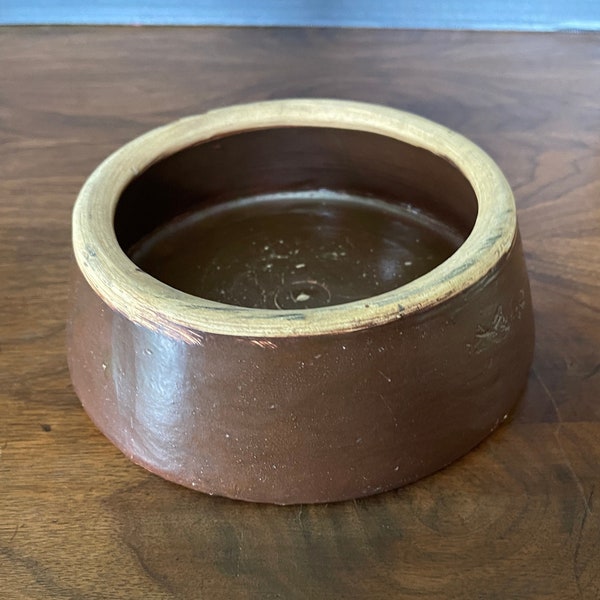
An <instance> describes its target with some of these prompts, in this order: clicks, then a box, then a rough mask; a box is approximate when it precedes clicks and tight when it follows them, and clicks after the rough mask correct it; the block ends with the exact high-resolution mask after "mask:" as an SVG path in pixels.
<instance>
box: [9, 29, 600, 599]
mask: <svg viewBox="0 0 600 600" xmlns="http://www.w3.org/2000/svg"><path fill="white" fill-rule="evenodd" d="M599 42H600V36H599V35H598V34H584V35H568V34H552V35H537V34H505V33H502V34H490V33H487V34H478V33H449V32H432V33H420V32H402V31H385V32H381V31H380V32H374V31H360V30H356V31H338V30H328V31H323V30H295V29H288V30H268V29H267V30H261V29H253V30H243V29H144V28H137V29H127V28H115V29H110V28H103V29H91V28H62V29H61V28H32V29H29V28H19V29H4V30H0V56H1V57H2V58H1V59H0V60H1V71H0V72H1V76H2V84H3V85H2V87H1V88H0V144H1V145H0V280H1V281H2V287H1V288H0V299H1V300H0V451H1V455H0V590H1V592H0V595H1V596H2V597H3V598H8V599H12V598H27V599H38V598H40V599H41V598H52V599H55V598H56V599H59V598H60V599H62V598H69V599H71V598H86V599H95V598H119V597H123V598H232V597H233V598H241V599H244V598H248V599H249V598H271V599H275V598H286V599H287V598H291V599H294V598H365V597H368V598H390V597H398V598H440V597H446V598H465V597H468V598H486V599H487V598H490V599H491V598H560V599H568V598H584V599H593V598H598V597H600V546H599V544H598V543H599V540H600V507H599V506H598V499H597V496H598V493H600V492H599V491H598V486H599V483H600V404H599V402H598V400H599V397H600V356H599V348H600V323H599V318H598V298H599V297H600V289H599V287H600V284H599V283H598V282H599V281H600V268H599V266H598V263H599V261H598V257H599V256H600V203H599V202H598V198H599V197H600V165H599V162H598V156H599V145H598V132H599V131H600V100H599V98H600V78H599V77H598V69H599V68H600V43H599ZM290 96H300V97H310V96H322V97H324V96H325V97H326V96H328V97H336V98H348V99H354V100H363V101H370V102H379V103H383V104H388V105H390V106H394V107H398V108H402V109H405V110H409V111H413V112H417V113H419V114H422V115H423V116H425V117H428V118H431V119H433V120H436V121H439V122H441V123H444V124H445V125H447V126H449V127H451V128H453V129H456V130H458V131H459V132H461V133H463V134H464V135H466V136H468V137H470V138H471V139H473V141H475V142H476V143H478V144H480V145H481V146H482V147H483V148H484V149H486V150H487V151H488V152H489V153H490V154H491V155H492V157H493V158H495V159H496V160H497V162H498V163H499V164H500V166H501V167H502V169H503V170H504V172H505V174H506V175H507V178H508V180H509V182H510V183H511V184H512V186H513V189H514V191H515V196H516V200H517V209H518V217H519V221H520V226H521V231H522V236H523V241H524V247H525V251H526V255H527V259H528V266H529V271H530V276H531V280H532V288H533V295H534V306H535V309H536V323H537V348H536V357H535V362H534V368H533V370H532V372H531V376H530V381H529V387H528V390H527V392H526V394H525V397H524V398H523V400H522V402H521V404H520V406H519V408H518V410H517V412H516V414H515V415H514V418H513V419H512V421H511V422H510V423H508V424H507V425H505V426H503V427H502V428H501V429H500V430H499V431H498V432H497V433H496V434H494V435H493V436H492V437H491V438H490V439H489V440H488V441H486V442H485V443H483V444H482V445H481V446H480V447H479V448H477V449H476V450H475V451H474V452H472V453H471V454H470V455H468V456H467V457H466V458H464V459H463V460H461V461H459V462H458V463H457V464H455V465H453V466H451V467H450V468H447V469H445V470H444V471H442V472H440V473H438V474H436V475H434V476H432V477H429V478H428V479H426V480H424V481H421V482H420V483H417V484H415V485H412V486H409V487H407V488H404V489H402V490H400V491H398V492H392V493H388V494H384V495H381V496H376V497H373V498H369V499H366V500H361V501H358V502H355V503H353V502H347V503H341V504H335V505H328V506H305V507H289V508H281V507H270V506H255V505H252V504H244V503H239V502H235V501H229V500H224V499H219V498H215V497H209V496H204V495H201V494H198V493H194V492H192V491H189V490H187V489H184V488H181V487H178V486H175V485H172V484H169V483H167V482H165V481H162V480H160V479H159V478H157V477H155V476H153V475H150V474H148V473H146V472H145V471H143V470H142V469H140V468H138V467H135V466H134V465H132V464H131V463H129V462H128V460H127V459H126V458H125V457H124V456H122V455H121V454H120V453H119V452H118V451H117V450H116V449H115V448H114V447H113V446H112V445H111V444H110V443H109V442H108V441H106V439H104V438H103V437H102V435H101V434H100V433H98V431H97V430H96V429H95V428H94V427H93V426H92V425H91V423H90V422H89V420H88V419H87V417H86V416H85V414H84V413H83V411H82V409H81V408H80V406H79V402H78V400H77V398H76V397H75V395H74V393H73V391H72V388H71V385H70V381H69V375H68V372H67V368H66V360H65V346H64V321H65V317H66V312H67V303H68V289H69V288H68V280H69V274H70V268H71V264H72V262H71V261H72V258H71V250H70V211H71V208H72V205H73V202H74V199H75V196H76V194H77V191H78V189H79V187H80V186H81V184H82V183H83V181H84V179H85V178H86V176H87V175H88V174H89V173H90V172H91V170H92V169H93V168H94V167H95V166H96V165H97V164H98V163H99V162H100V160H102V159H103V158H104V157H105V156H106V155H107V154H108V153H109V152H110V151H112V150H114V149H116V148H117V147H118V146H120V145H121V144H123V143H124V142H126V141H127V140H129V139H131V138H132V137H134V136H136V135H138V134H140V133H142V132H144V131H146V130H148V129H149V128H151V127H153V126H156V125H160V124H163V123H166V122H168V121H170V120H173V119H175V118H177V117H180V116H184V115H187V114H193V113H197V112H201V111H204V110H206V109H209V108H213V107H216V106H222V105H227V104H232V103H236V102H247V101H252V100H260V99H267V98H281V97H290Z"/></svg>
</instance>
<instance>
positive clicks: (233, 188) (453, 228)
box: [69, 100, 533, 504]
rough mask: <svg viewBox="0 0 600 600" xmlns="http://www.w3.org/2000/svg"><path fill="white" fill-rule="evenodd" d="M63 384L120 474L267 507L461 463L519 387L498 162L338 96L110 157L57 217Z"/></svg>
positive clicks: (527, 346) (527, 353)
mask: <svg viewBox="0 0 600 600" xmlns="http://www.w3.org/2000/svg"><path fill="white" fill-rule="evenodd" d="M73 246H74V251H75V257H76V261H77V265H78V271H77V275H76V278H75V282H74V286H73V297H74V302H73V309H72V314H71V317H70V320H69V366H70V370H71V375H72V379H73V383H74V385H75V389H76V391H77V393H78V395H79V397H80V399H81V401H82V403H83V406H84V407H85V409H86V411H87V412H88V414H89V415H90V417H91V418H92V420H93V421H94V422H95V423H96V425H97V426H98V427H99V428H100V429H101V430H102V431H103V432H104V434H105V435H106V436H107V437H108V438H109V439H110V440H112V441H113V443H114V444H115V445H116V446H117V447H119V448H120V449H121V450H122V451H123V452H124V453H125V454H126V455H127V456H129V457H130V458H131V459H132V460H133V461H134V462H136V463H138V464H140V465H143V466H144V467H146V468H148V469H150V470H151V471H153V472H156V473H158V474H160V475H162V476H163V477H165V478H167V479H170V480H172V481H175V482H177V483H180V484H183V485H186V486H188V487H191V488H194V489H198V490H201V491H204V492H207V493H211V494H220V495H224V496H228V497H232V498H239V499H244V500H252V501H257V502H274V503H281V504H289V503H302V502H330V501H335V500H344V499H348V498H355V497H360V496H365V495H369V494H373V493H377V492H381V491H384V490H389V489H393V488H396V487H398V486H401V485H404V484H406V483H409V482H412V481H414V480H416V479H418V478H420V477H423V476H425V475H428V474H430V473H432V472H434V471H436V470H438V469H440V468H442V467H443V466H445V465H447V464H449V463H450V462H452V461H454V460H455V459H457V458H458V457H460V456H462V455H463V454H465V453H466V452H468V451H469V450H470V449H472V448H473V447H474V446H476V445H477V444H478V443H479V442H480V441H481V440H482V439H483V438H484V437H485V436H486V435H488V434H489V433H490V432H491V431H492V430H493V429H494V428H495V427H497V426H498V425H499V424H500V423H501V422H502V421H503V420H504V419H505V418H506V416H507V414H508V413H509V412H510V410H511V408H512V407H513V405H514V404H515V402H516V401H517V399H518V397H519V394H520V392H521V390H522V388H523V386H524V384H525V380H526V377H527V372H528V369H529V366H530V362H531V356H532V351H533V320H532V311H531V301H530V295H529V285H528V279H527V273H526V270H525V265H524V261H523V254H522V249H521V243H520V239H519V234H518V229H517V223H516V216H515V206H514V200H513V197H512V193H511V191H510V188H509V186H508V184H507V182H506V180H505V178H504V176H503V175H502V173H501V172H500V170H499V169H498V167H497V166H496V165H495V163H494V162H493V161H492V160H491V159H490V158H489V157H488V156H487V155H486V154H485V153H484V152H483V151H482V150H481V149H479V148H478V147H477V146H475V145H474V144H473V143H471V142H469V141H468V140H466V139H465V138H464V137H462V136H460V135H458V134H457V133H454V132H452V131H449V130H448V129H447V128H445V127H443V126H441V125H437V124H435V123H432V122H431V121H428V120H426V119H423V118H421V117H417V116H415V115H412V114H409V113H405V112H401V111H397V110H393V109H390V108H385V107H381V106H374V105H368V104H361V103H354V102H344V101H334V100H281V101H272V102H262V103H256V104H248V105H241V106H233V107H229V108H224V109H219V110H215V111H211V112H209V113H206V114H204V115H199V116H195V117H190V118H187V119H183V120H180V121H177V122H175V123H172V124H170V125H167V126H165V127H162V128H160V129H156V130H154V131H151V132H150V133H148V134H146V135H144V136H142V137H141V138H138V139H136V140H134V141H132V142H130V143H129V144H127V145H126V146H124V147H123V148H121V149H120V150H118V151H117V152H115V153H114V154H113V155H111V156H110V157H109V158H108V159H107V160H106V161H105V162H104V163H102V165H100V166H99V167H98V169H97V170H96V171H95V172H94V173H93V174H92V175H91V177H90V178H89V180H88V181H87V182H86V184H85V186H84V187H83V189H82V191H81V193H80V195H79V198H78V200H77V203H76V206H75V209H74V213H73Z"/></svg>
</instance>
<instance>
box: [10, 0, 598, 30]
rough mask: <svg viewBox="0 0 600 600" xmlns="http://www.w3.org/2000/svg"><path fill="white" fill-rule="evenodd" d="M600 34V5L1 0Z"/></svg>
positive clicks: (16, 9)
mask: <svg viewBox="0 0 600 600" xmlns="http://www.w3.org/2000/svg"><path fill="white" fill-rule="evenodd" d="M81 23H83V24H132V23H135V24H148V25H309V26H310V25H313V26H344V27H400V28H425V29H484V30H486V29H501V30H502V29H507V30H521V31H522V30H526V31H555V30H600V0H571V1H569V0H545V1H544V0H522V1H521V0H479V1H477V0H447V1H445V2H444V1H435V0H421V1H419V0H196V1H194V0H172V1H169V0H146V1H143V2H139V1H133V0H120V1H119V0H96V1H95V2H94V0H88V1H87V2H82V1H79V0H45V1H44V0H0V24H81Z"/></svg>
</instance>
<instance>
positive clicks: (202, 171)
mask: <svg viewBox="0 0 600 600" xmlns="http://www.w3.org/2000/svg"><path fill="white" fill-rule="evenodd" d="M476 217H477V198H476V196H475V193H474V191H473V189H472V187H471V185H470V183H469V181H468V180H467V179H466V177H465V176H464V175H463V174H462V173H461V172H460V171H459V169H457V168H456V167H455V166H453V165H452V164H451V163H450V162H449V161H448V160H446V159H445V158H442V157H440V156H437V155H436V154H434V153H432V152H430V151H428V150H425V149H422V148H418V147H415V146H412V145H410V144H408V143H404V142H401V141H398V140H396V139H392V138H390V137H387V136H384V135H378V134H375V133H371V132H365V131H357V130H347V129H337V128H326V127H278V128H270V129H259V130H250V131H242V132H238V133H234V134H229V135H227V136H222V137H218V138H216V139H211V140H210V141H207V142H203V143H200V144H197V145H194V146H191V147H188V148H185V149H183V150H180V151H178V152H176V153H175V154H172V155H170V156H167V157H165V158H161V159H160V160H157V161H156V162H154V163H153V164H152V165H151V166H150V167H148V168H147V169H146V170H145V171H144V172H142V173H141V174H139V175H138V176H136V177H135V178H134V179H133V180H132V181H131V182H130V183H129V184H128V185H127V187H126V188H125V189H124V191H123V193H122V194H121V196H120V198H119V201H118V204H117V207H116V211H115V216H114V228H115V233H116V236H117V239H118V242H119V244H120V246H121V248H122V249H123V250H124V251H125V252H126V253H127V254H128V255H129V257H130V258H131V259H132V260H133V261H134V262H135V263H136V264H137V265H138V266H139V267H140V268H141V269H143V270H144V271H146V272H147V273H149V274H150V275H152V276H153V277H155V278H156V279H158V280H160V281H162V282H163V283H166V284H167V285H170V286H171V287H174V288H177V289H179V290H181V291H184V292H186V293H189V294H193V295H195V296H199V297H201V298H206V299H208V300H212V301H216V302H220V303H224V304H230V305H236V306H244V307H249V308H267V309H303V308H317V307H321V306H326V305H336V304H344V303H346V302H352V301H355V300H359V299H365V298H370V297H372V296H376V295H379V294H382V293H384V292H387V291H390V290H393V289H395V288H398V287H401V286H402V285H404V284H406V283H408V282H409V281H412V280H414V279H416V278H418V277H420V276H421V275H424V274H425V273H427V272H429V271H431V270H432V269H433V268H435V267H436V266H438V265H439V264H441V263H442V262H444V261H445V260H446V259H447V258H448V257H449V256H451V255H452V254H453V253H454V252H455V251H456V250H457V249H458V247H459V246H460V245H461V244H462V242H463V241H464V240H465V239H466V238H467V237H468V235H469V233H470V232H471V230H472V228H473V226H474V223H475V220H476Z"/></svg>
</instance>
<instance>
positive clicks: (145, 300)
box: [73, 99, 516, 343]
mask: <svg viewBox="0 0 600 600" xmlns="http://www.w3.org/2000/svg"><path fill="white" fill-rule="evenodd" d="M282 126H305V127H334V128H340V129H354V130H361V131H369V132H373V133H377V134H381V135H384V136H388V137H391V138H395V139H398V140H401V141H404V142H407V143H409V144H412V145H414V146H418V147H421V148H424V149H427V150H429V151H431V152H433V153H435V154H437V155H440V156H442V157H444V158H446V159H447V160H449V161H451V162H452V163H453V164H455V165H456V166H457V167H458V169H460V171H461V172H462V173H463V174H464V175H465V177H466V178H467V179H468V180H469V181H470V183H471V185H472V187H473V189H474V191H475V194H476V196H477V201H478V215H477V219H476V222H475V226H474V228H473V230H472V232H471V234H470V235H469V237H468V238H467V240H466V241H465V242H464V243H463V244H462V246H461V247H460V248H459V249H458V250H457V251H456V252H455V253H454V254H453V255H452V256H451V257H450V258H448V259H447V260H446V261H445V262H443V263H442V264H440V265H439V266H438V267H436V268H435V269H433V270H432V271H430V272H428V273H426V274H425V275H423V276H422V277H419V278H418V279H415V280H414V281H412V282H410V283H408V284H406V285H404V286H402V287H400V288H397V289H395V290H392V291H390V292H386V293H385V294H381V295H379V296H374V297H372V298H368V299H366V300H360V301H356V302H351V303H348V304H341V305H337V306H328V307H324V308H315V309H305V310H267V309H251V308H242V307H236V306H231V305H227V304H220V303H218V302H212V301H209V300H204V299H202V298H198V297H196V296H192V295H189V294H186V293H184V292H181V291H179V290H176V289H174V288H171V287H170V286H168V285H166V284H164V283H161V282H160V281H158V280H156V279H154V278H153V277H151V276H150V275H148V274H146V273H144V272H142V271H140V270H139V269H138V268H137V267H136V265H135V264H134V263H133V262H132V261H131V260H130V259H129V258H128V257H127V256H126V254H125V253H124V252H123V251H122V249H121V248H120V246H119V244H118V242H117V239H116V236H115V232H114V228H113V217H114V213H115V208H116V204H117V201H118V199H119V197H120V195H121V193H122V191H123V189H124V188H125V187H126V186H127V184H128V183H129V182H130V181H131V179H132V178H134V177H135V176H136V175H137V174H138V173H141V172H142V171H143V170H144V169H146V168H147V167H148V166H149V165H151V164H152V163H154V162H156V161H157V160H159V159H160V158H163V157H165V156H168V155H171V154H173V153H175V152H177V151H178V150H181V149H183V148H186V147H188V146H190V145H193V144H197V143H199V142H202V141H206V140H209V139H211V138H213V137H215V136H222V135H226V134H230V133H234V132H240V131H243V130H246V129H266V128H271V127H282ZM515 232H516V215H515V204H514V199H513V195H512V192H511V189H510V187H509V185H508V183H507V181H506V179H505V178H504V176H503V174H502V172H501V171H500V169H499V168H498V166H497V165H496V164H495V163H494V161H493V160H492V159H491V158H490V157H489V156H488V155H487V154H486V153H485V152H484V151H483V150H481V149H480V148H479V147H478V146H476V145H475V144H473V143H472V142H470V141H469V140H468V139H466V138H465V137H463V136H461V135H459V134H457V133H455V132H454V131H451V130H449V129H447V128H446V127H443V126H442V125H438V124H436V123H433V122H432V121H429V120H427V119H424V118H422V117H418V116H416V115H413V114H410V113H406V112H403V111H399V110H395V109H391V108H386V107H383V106H376V105H372V104H364V103H358V102H347V101H340V100H321V99H310V100H275V101H269V102H258V103H254V104H246V105H239V106H232V107H228V108H221V109H218V110H213V111H210V112H207V113H205V114H203V115H198V116H193V117H188V118H184V119H181V120H179V121H176V122H174V123H171V124H169V125H166V126H164V127H160V128H158V129H154V130H153V131H150V132H149V133H147V134H145V135H143V136H141V137H139V138H136V139H135V140H133V141H132V142H130V143H128V144H126V145H125V146H123V147H122V148H120V149H119V150H117V151H116V152H115V153H113V154H112V155H111V156H109V157H108V158H107V159H106V160H105V161H104V162H103V163H102V164H101V165H100V166H99V167H98V168H97V169H96V170H95V171H94V172H93V173H92V175H91V176H90V177H89V179H88V180H87V182H86V183H85V185H84V186H83V188H82V190H81V192H80V194H79V197H78V199H77V202H76V204H75V208H74V210H73V248H74V251H75V258H76V260H77V264H78V265H79V268H80V270H81V272H82V274H83V276H84V277H85V279H86V280H87V281H88V283H89V284H90V286H91V287H92V289H93V290H94V291H95V292H96V293H97V294H98V295H99V296H100V297H101V298H102V299H103V300H104V301H105V302H106V303H107V304H108V305H109V306H111V307H112V308H114V309H115V310H117V311H119V312H120V313H122V314H123V315H125V316H126V317H127V318H128V319H130V320H132V321H134V322H136V323H138V324H140V325H142V326H145V327H149V328H151V329H155V330H161V331H164V332H165V333H168V334H170V335H173V336H175V337H178V338H181V339H184V340H186V341H188V342H190V343H200V342H201V341H202V333H203V332H206V333H215V334H223V335H235V336H243V337H255V338H271V337H275V338H277V337H288V336H303V335H323V334H328V333H340V332H349V331H355V330H359V329H364V328H366V327H369V326H373V325H381V324H384V323H387V322H390V321H393V320H396V319H399V318H403V317H405V316H407V315H410V314H413V313H415V312H418V311H423V310H425V309H427V308H429V307H431V306H433V305H436V304H438V303H439V302H441V301H443V300H445V299H448V298H450V297H452V296H454V295H456V294H458V293H460V292H461V291H462V290H464V289H466V288H468V287H470V286H471V285H473V284H474V283H476V282H477V281H478V280H480V279H481V278H482V277H483V276H484V275H485V274H486V273H487V272H488V271H490V269H492V268H493V267H494V266H495V265H496V264H497V263H498V261H499V259H500V258H501V257H503V256H504V255H505V254H506V253H507V252H508V251H509V249H510V247H511V245H512V243H513V240H514V237H515Z"/></svg>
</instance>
